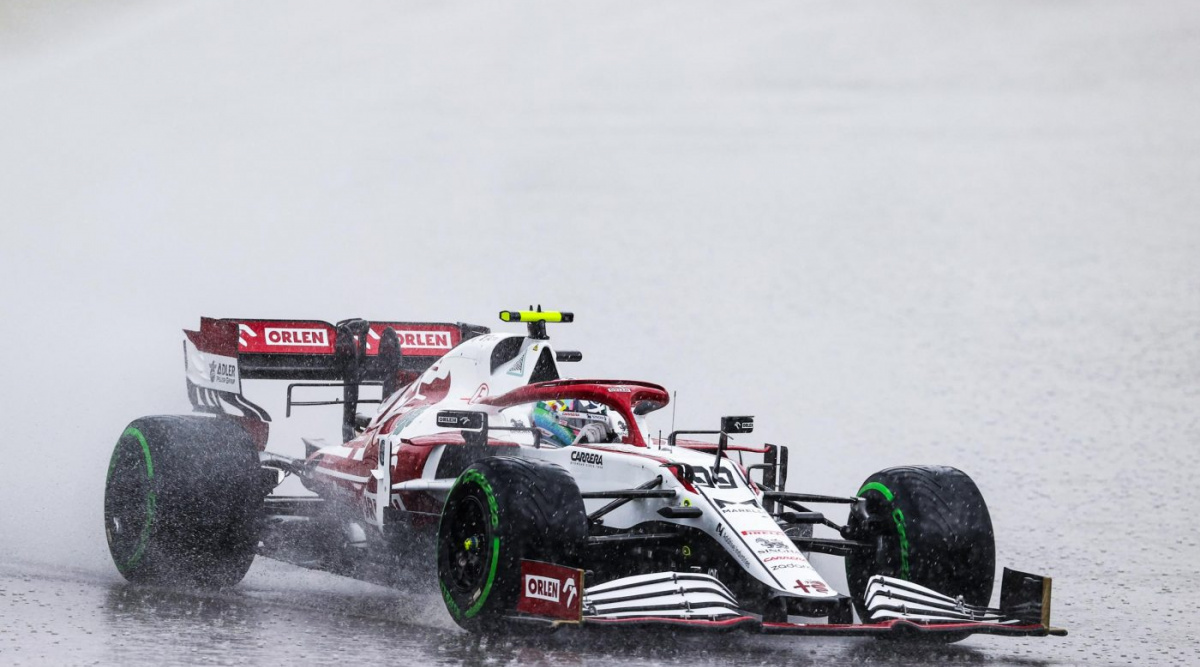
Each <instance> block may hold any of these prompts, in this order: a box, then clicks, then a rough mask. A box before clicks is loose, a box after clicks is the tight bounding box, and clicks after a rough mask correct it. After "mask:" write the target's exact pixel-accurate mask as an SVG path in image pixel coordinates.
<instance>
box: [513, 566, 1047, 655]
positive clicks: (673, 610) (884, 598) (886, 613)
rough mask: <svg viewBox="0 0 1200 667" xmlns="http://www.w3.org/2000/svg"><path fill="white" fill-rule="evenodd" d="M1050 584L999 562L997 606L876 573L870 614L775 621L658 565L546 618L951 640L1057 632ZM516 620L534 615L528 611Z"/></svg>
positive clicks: (708, 581)
mask: <svg viewBox="0 0 1200 667" xmlns="http://www.w3.org/2000/svg"><path fill="white" fill-rule="evenodd" d="M1050 583H1051V581H1050V579H1049V578H1046V577H1040V576H1037V575H1032V574H1027V573H1023V572H1017V571H1015V570H1009V569H1005V571H1004V577H1003V579H1002V582H1001V590H1000V607H999V608H995V609H993V608H985V607H978V606H974V605H970V604H967V603H965V602H963V600H962V599H961V598H951V597H949V596H947V595H943V594H941V593H939V592H937V591H934V590H931V589H929V588H926V587H923V586H919V585H916V584H913V583H910V582H907V581H903V580H900V579H893V578H890V577H884V576H876V577H873V578H872V579H871V580H870V582H868V586H867V591H866V596H867V599H866V609H867V613H868V615H869V618H868V619H867V621H866V622H864V623H775V622H766V621H763V620H762V619H761V618H759V617H758V616H757V615H753V614H750V613H748V612H746V611H744V610H742V609H740V608H739V606H738V604H737V602H736V599H735V597H734V595H733V594H732V593H731V592H730V591H729V589H728V588H727V587H726V586H725V585H724V584H722V583H721V582H720V581H719V580H717V579H716V578H714V577H711V576H708V575H706V574H700V573H694V572H693V573H680V572H662V573H657V574H649V575H638V576H633V577H626V578H623V579H617V580H615V581H610V582H606V583H603V584H599V585H596V586H591V587H588V588H587V589H586V590H585V592H584V596H583V598H582V601H581V603H582V604H581V605H580V606H579V607H578V612H577V616H576V618H578V619H579V620H570V621H562V620H555V621H550V620H549V619H546V620H545V621H544V622H547V623H549V624H551V625H554V626H556V627H559V626H564V627H578V628H596V629H604V628H608V629H611V628H626V629H629V628H645V629H655V628H661V629H670V630H672V631H677V630H691V631H699V632H728V631H734V630H739V631H749V632H759V633H763V634H775V635H808V636H857V637H863V636H883V637H893V638H898V639H904V638H912V639H920V638H929V639H936V638H938V637H943V638H947V639H950V638H961V637H962V636H964V635H970V634H988V635H1000V636H1008V637H1045V636H1048V635H1055V636H1063V635H1066V634H1067V631H1066V630H1064V629H1061V628H1055V627H1053V626H1051V625H1050ZM559 618H560V619H561V618H562V616H560V617H559ZM514 620H515V619H514ZM522 620H527V621H534V622H536V621H537V619H535V618H531V617H528V616H525V617H523V619H522Z"/></svg>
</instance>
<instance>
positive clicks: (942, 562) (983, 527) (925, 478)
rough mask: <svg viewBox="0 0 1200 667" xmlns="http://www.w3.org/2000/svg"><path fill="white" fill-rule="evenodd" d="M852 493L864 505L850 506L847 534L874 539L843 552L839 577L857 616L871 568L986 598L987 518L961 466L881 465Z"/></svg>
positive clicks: (974, 599)
mask: <svg viewBox="0 0 1200 667" xmlns="http://www.w3.org/2000/svg"><path fill="white" fill-rule="evenodd" d="M858 495H859V497H861V498H864V499H866V504H865V511H862V510H863V508H861V507H860V508H857V509H856V510H852V511H851V513H850V520H849V521H848V522H847V524H846V528H847V534H848V535H849V536H851V537H853V538H855V539H859V540H864V541H872V542H874V544H875V549H874V550H873V551H870V552H862V553H858V554H856V555H852V556H847V557H846V581H847V583H848V584H849V587H850V594H851V595H852V597H853V598H854V605H855V607H856V608H857V610H858V615H859V617H860V618H862V619H863V620H864V622H865V621H866V620H867V619H868V616H867V611H866V598H865V592H866V588H867V581H868V580H869V579H870V578H871V577H872V576H874V575H877V574H882V575H886V576H889V577H896V578H898V579H904V580H907V581H911V582H913V583H916V584H920V585H922V586H926V587H928V588H932V589H933V590H935V591H938V592H940V593H944V594H946V595H949V596H951V597H956V596H959V595H961V596H962V597H963V600H964V601H965V602H967V603H969V604H975V605H986V604H987V603H988V602H989V601H990V600H991V597H992V585H993V580H994V579H995V575H996V546H995V535H994V533H993V532H992V519H991V516H990V515H989V514H988V509H987V504H986V503H984V501H983V494H981V493H980V492H979V487H977V486H976V485H975V482H973V481H971V478H970V477H968V476H967V475H966V474H965V473H963V472H962V471H961V470H957V469H955V468H949V467H944V466H904V467H899V468H888V469H886V470H882V471H880V472H877V473H875V474H874V475H871V476H870V477H868V478H867V480H866V481H865V482H864V483H863V486H862V488H861V489H860V490H859V492H858ZM960 638H961V637H952V638H950V640H951V641H954V640H957V639H960Z"/></svg>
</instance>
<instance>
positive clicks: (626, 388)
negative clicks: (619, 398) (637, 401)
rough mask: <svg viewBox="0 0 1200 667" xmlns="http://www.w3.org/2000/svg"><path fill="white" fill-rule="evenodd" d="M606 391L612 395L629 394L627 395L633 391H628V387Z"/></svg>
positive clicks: (610, 388) (611, 388)
mask: <svg viewBox="0 0 1200 667" xmlns="http://www.w3.org/2000/svg"><path fill="white" fill-rule="evenodd" d="M608 391H610V392H612V393H622V394H629V393H632V392H633V390H632V389H630V388H629V387H622V386H617V387H608Z"/></svg>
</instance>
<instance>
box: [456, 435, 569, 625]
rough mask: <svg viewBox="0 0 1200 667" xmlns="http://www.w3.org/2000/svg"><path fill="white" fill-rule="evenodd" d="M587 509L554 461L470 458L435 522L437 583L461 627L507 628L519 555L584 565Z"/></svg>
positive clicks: (515, 593)
mask: <svg viewBox="0 0 1200 667" xmlns="http://www.w3.org/2000/svg"><path fill="white" fill-rule="evenodd" d="M586 543H587V513H586V512H585V511H584V507H583V497H582V496H581V495H580V493H579V487H578V486H576V484H575V480H574V479H573V478H572V477H571V476H570V475H569V474H568V473H567V471H566V470H563V469H562V468H561V467H559V466H557V465H553V464H550V463H545V462H541V461H535V460H530V459H523V458H516V457H508V456H504V457H492V458H486V459H482V460H480V461H476V462H475V463H472V464H471V465H470V466H469V467H468V468H467V469H466V470H464V471H463V473H462V474H461V475H459V477H458V481H456V482H455V484H454V487H453V488H452V489H451V491H450V494H449V496H448V497H447V499H446V505H445V507H444V508H443V510H442V518H441V524H440V526H439V528H438V546H437V549H438V558H437V563H438V583H439V584H440V587H441V591H442V597H443V599H444V600H445V602H446V609H447V610H448V611H449V612H450V616H451V617H453V618H454V620H455V622H457V623H458V624H459V625H460V626H462V627H463V628H465V629H466V630H470V631H472V632H480V633H492V632H510V631H512V630H514V629H517V627H516V626H514V624H512V623H511V622H510V618H511V617H512V615H513V614H515V609H516V605H517V600H518V597H519V595H520V590H521V561H522V560H526V559H527V560H537V561H543V562H548V563H554V564H557V565H563V566H567V567H576V568H581V567H582V566H583V554H584V548H585V546H586Z"/></svg>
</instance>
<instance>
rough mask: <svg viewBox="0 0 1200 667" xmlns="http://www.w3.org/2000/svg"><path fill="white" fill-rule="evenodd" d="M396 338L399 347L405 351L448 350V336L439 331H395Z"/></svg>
mask: <svg viewBox="0 0 1200 667" xmlns="http://www.w3.org/2000/svg"><path fill="white" fill-rule="evenodd" d="M396 336H397V337H398V338H399V339H400V346H401V347H403V348H406V349H407V348H416V349H430V348H434V349H439V350H449V349H450V334H448V333H443V332H441V331H397V332H396Z"/></svg>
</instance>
